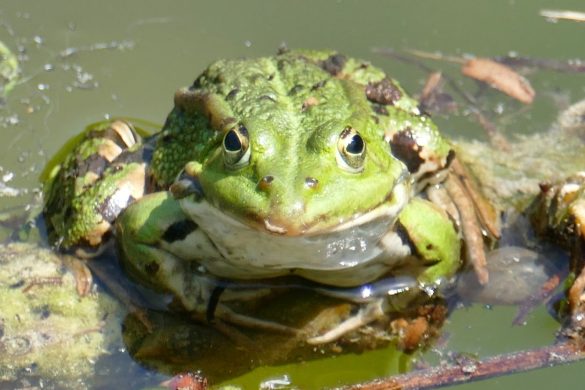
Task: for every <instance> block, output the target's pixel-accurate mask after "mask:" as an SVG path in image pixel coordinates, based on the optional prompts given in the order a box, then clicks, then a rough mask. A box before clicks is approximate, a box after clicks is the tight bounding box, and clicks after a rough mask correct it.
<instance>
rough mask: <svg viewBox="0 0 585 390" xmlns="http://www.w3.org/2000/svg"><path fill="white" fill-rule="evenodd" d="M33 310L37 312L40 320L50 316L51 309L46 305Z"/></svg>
mask: <svg viewBox="0 0 585 390" xmlns="http://www.w3.org/2000/svg"><path fill="white" fill-rule="evenodd" d="M35 311H36V312H37V313H38V315H39V318H40V319H41V320H45V319H47V318H49V317H50V316H51V310H50V309H49V306H48V305H43V306H41V307H39V308H36V309H35Z"/></svg>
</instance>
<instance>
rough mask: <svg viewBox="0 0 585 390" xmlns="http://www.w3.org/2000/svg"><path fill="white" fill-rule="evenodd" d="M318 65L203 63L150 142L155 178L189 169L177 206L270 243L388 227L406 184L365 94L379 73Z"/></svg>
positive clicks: (288, 59)
mask: <svg viewBox="0 0 585 390" xmlns="http://www.w3.org/2000/svg"><path fill="white" fill-rule="evenodd" d="M321 55H324V57H323V60H320V59H319V58H320V57H319V56H321ZM328 58H331V57H330V56H328V55H325V53H321V52H319V53H317V54H315V53H313V55H312V56H309V55H299V54H298V53H296V54H288V55H281V56H277V57H271V58H262V59H256V60H240V61H220V62H217V63H215V64H213V65H211V66H210V67H209V68H208V69H207V70H206V71H205V72H204V73H203V75H201V76H200V77H199V78H198V79H197V80H196V81H195V83H194V84H193V86H191V87H190V88H185V89H182V90H180V91H178V92H177V94H176V96H175V109H174V110H173V112H172V113H171V115H170V116H169V119H168V121H167V124H166V126H165V129H164V130H163V136H162V137H161V141H159V142H167V143H168V145H169V146H168V147H166V148H165V147H162V148H161V147H160V144H159V148H158V150H162V151H163V152H162V153H161V152H159V153H161V155H160V156H157V155H155V159H154V167H155V169H156V168H157V166H158V167H159V171H160V172H162V171H164V170H163V169H160V167H163V168H164V166H165V164H169V165H170V163H169V161H171V159H173V158H174V159H175V161H179V160H180V163H181V164H182V163H184V162H185V161H187V163H186V164H185V165H184V167H185V168H184V169H183V171H182V172H183V173H182V177H183V179H185V178H187V179H186V180H179V181H177V182H176V183H175V185H174V186H173V188H172V189H173V191H174V192H175V193H181V196H182V197H183V196H185V193H187V192H195V194H194V195H192V196H189V197H188V198H184V200H183V202H184V201H185V199H188V201H189V202H191V201H192V202H202V201H205V202H208V203H209V204H210V205H212V206H213V207H215V208H216V209H219V210H222V211H223V212H225V214H227V215H229V216H231V217H233V218H235V219H236V220H238V221H240V222H242V223H244V224H246V225H248V226H253V227H256V228H258V229H262V230H265V231H268V232H271V233H275V234H282V235H291V236H297V235H303V234H307V235H312V234H318V233H322V232H328V231H334V230H339V229H342V228H344V227H350V226H353V225H356V224H363V223H366V222H368V221H370V220H373V219H378V218H379V217H385V219H386V220H387V221H388V222H389V223H390V221H392V220H393V219H394V217H395V216H396V215H397V214H398V212H399V211H400V210H401V208H402V207H403V206H404V204H405V203H406V202H407V201H408V198H409V195H410V177H409V175H408V170H407V169H406V166H405V164H403V163H402V162H400V161H399V160H398V159H396V158H395V157H394V156H393V155H392V153H391V151H390V148H389V145H388V142H387V141H386V140H385V139H384V133H385V131H384V128H383V126H382V124H381V122H380V119H379V115H378V114H380V113H379V112H378V113H377V112H376V104H373V103H372V102H371V101H369V100H368V98H367V97H366V92H365V91H366V85H367V84H368V82H374V81H378V80H380V79H383V78H384V75H383V73H381V72H380V71H379V70H377V69H375V68H372V67H370V66H369V65H364V64H359V63H355V64H345V65H344V66H345V67H346V68H347V67H348V66H350V67H352V70H351V71H352V73H351V74H350V73H349V71H347V72H348V73H345V71H343V70H339V69H337V70H334V71H332V70H331V69H328V68H327V66H326V65H327V64H326V61H328V60H327V59H328ZM360 66H361V67H362V68H363V69H361V68H360ZM344 69H345V68H344ZM360 69H361V72H360ZM384 123H387V122H384ZM165 150H166V151H165ZM172 150H181V151H182V152H181V153H179V155H181V156H182V155H184V154H188V155H189V157H188V158H185V157H180V158H178V157H177V156H171V155H168V153H169V151H172ZM163 154H167V155H166V156H163ZM160 161H163V163H161V162H160ZM160 172H159V173H160ZM160 176H163V175H160ZM185 183H189V184H185ZM187 188H188V190H186V189H187ZM388 217H390V219H388Z"/></svg>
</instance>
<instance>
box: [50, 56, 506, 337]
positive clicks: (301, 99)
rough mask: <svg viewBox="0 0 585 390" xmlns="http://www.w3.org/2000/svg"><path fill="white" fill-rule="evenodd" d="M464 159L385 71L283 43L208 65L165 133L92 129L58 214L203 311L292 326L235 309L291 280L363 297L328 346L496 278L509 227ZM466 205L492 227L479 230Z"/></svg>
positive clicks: (92, 249) (66, 168)
mask: <svg viewBox="0 0 585 390" xmlns="http://www.w3.org/2000/svg"><path fill="white" fill-rule="evenodd" d="M462 169H463V168H462V167H461V164H459V163H458V161H457V157H456V155H455V152H454V148H453V147H452V145H451V143H450V142H449V141H448V140H447V139H446V138H444V137H443V135H442V134H441V133H440V132H439V130H438V128H437V126H436V125H435V123H434V122H433V121H432V119H431V118H430V116H429V115H428V114H427V113H426V112H424V110H422V109H421V107H420V106H419V104H418V102H417V101H416V100H415V99H413V98H412V97H410V96H409V95H408V94H407V93H406V91H405V90H404V89H403V88H402V87H401V85H400V84H399V83H398V82H397V81H396V80H394V79H392V78H391V77H389V76H387V75H386V74H385V72H384V71H382V70H381V69H380V68H377V67H375V66H373V65H372V64H370V63H369V62H366V61H362V60H359V59H355V58H351V57H347V56H345V55H342V54H340V53H338V52H336V51H328V50H323V51H317V50H292V51H288V50H284V51H281V52H279V53H278V54H277V55H274V56H269V57H261V58H255V59H233V60H219V61H217V62H215V63H213V64H211V65H210V66H209V67H208V68H207V69H205V70H204V71H203V72H202V73H201V75H200V76H198V77H197V78H196V79H195V81H194V82H193V84H192V85H191V86H189V87H186V88H182V89H179V90H178V91H177V92H176V94H175V96H174V108H173V109H172V111H171V112H170V114H169V115H168V117H167V119H166V122H165V124H164V125H163V126H162V129H161V130H160V131H159V132H157V133H155V134H152V135H147V134H145V132H143V131H141V130H140V128H139V127H138V126H135V125H133V124H132V123H131V122H129V121H126V120H113V121H109V122H105V123H103V122H102V123H98V124H95V125H93V126H89V127H88V129H87V130H86V131H85V132H84V133H82V134H80V135H79V136H78V137H76V138H74V139H73V140H72V141H70V142H69V143H68V144H67V145H66V146H64V148H63V149H62V150H61V152H59V153H58V154H57V157H55V159H54V160H53V161H51V163H50V164H48V166H47V168H46V170H45V172H44V174H43V175H44V211H43V213H44V218H45V221H46V226H47V231H48V237H49V240H50V241H51V243H52V244H53V245H54V246H55V247H56V248H58V249H59V250H61V251H65V252H67V251H70V252H74V253H76V254H78V255H79V256H82V257H93V256H96V255H97V254H99V253H100V252H101V251H102V250H103V248H106V247H108V246H111V245H114V246H115V248H116V251H117V253H118V256H119V259H120V261H121V264H122V266H123V268H124V269H125V270H126V272H127V273H128V274H129V275H130V276H131V277H132V278H133V279H135V280H137V281H138V282H139V283H141V284H143V285H145V286H147V287H148V288H151V289H153V290H156V291H160V292H163V293H167V294H170V295H171V296H172V297H173V298H174V301H175V303H177V302H178V304H179V305H180V306H181V307H182V308H183V309H184V310H186V311H188V312H190V313H192V315H193V318H196V319H198V320H201V321H207V322H211V321H212V320H213V319H216V318H218V319H221V320H224V321H227V322H232V323H235V324H238V325H240V326H249V327H260V328H266V329H272V330H278V331H295V330H294V329H290V327H288V326H285V325H282V324H278V323H274V322H271V321H267V320H263V319H259V318H254V317H251V316H247V315H245V314H241V313H237V312H235V311H233V310H232V309H230V307H229V305H228V304H226V303H225V302H227V301H229V299H235V300H238V299H254V297H255V296H256V295H262V294H263V293H264V290H265V288H264V287H266V286H269V287H270V286H271V284H270V283H271V281H276V280H280V279H282V278H289V277H292V278H298V279H301V280H303V281H307V282H308V283H309V285H310V286H312V287H314V288H315V289H316V290H317V291H320V292H323V294H331V295H334V296H339V297H346V296H351V297H350V298H348V299H350V300H353V301H354V302H355V303H356V305H357V306H358V310H356V313H355V314H354V315H353V316H351V317H350V318H348V319H347V320H345V321H343V322H342V323H341V324H338V325H336V326H334V327H333V328H332V329H329V330H327V331H326V332H324V333H322V334H317V335H311V336H308V337H307V341H308V342H309V343H313V344H323V343H328V342H331V341H333V340H336V339H337V338H339V337H341V336H342V335H344V334H346V333H348V332H350V331H352V330H355V329H358V328H360V327H362V326H364V325H366V324H368V323H370V322H372V321H374V320H375V319H376V318H380V316H384V315H387V313H388V312H390V311H391V310H393V309H395V308H396V307H400V306H401V305H407V304H408V302H410V301H411V300H412V299H413V298H412V297H413V296H417V297H419V296H424V297H428V298H429V299H430V298H432V297H434V296H436V295H437V294H441V289H442V288H443V287H444V286H446V285H448V284H449V282H450V281H451V280H452V279H453V278H454V276H455V275H456V273H457V271H458V270H459V269H461V267H462V266H463V265H464V263H466V262H469V260H470V259H469V258H470V257H471V258H475V257H478V258H480V261H479V263H480V264H479V265H477V264H478V261H477V260H475V265H474V266H475V267H476V270H477V275H478V278H479V279H480V280H481V281H482V283H485V282H487V277H488V275H487V274H486V273H485V272H484V270H483V269H482V267H481V256H482V255H483V248H484V242H488V241H489V239H492V238H494V237H496V236H497V234H498V233H497V228H491V229H484V228H483V227H484V226H486V225H488V223H487V222H486V218H484V217H482V213H481V211H480V210H478V209H479V207H477V202H475V203H474V201H470V200H469V199H466V198H467V197H468V195H469V192H470V191H473V190H472V189H470V188H471V187H469V186H468V185H467V182H466V180H462V179H461V178H460V172H461V170H462ZM457 190H459V192H463V193H465V194H464V196H463V197H461V196H451V195H453V194H454V193H456V192H458V191H457ZM441 194H443V195H441ZM445 194H446V196H445ZM475 195H477V194H475ZM475 195H474V196H473V197H471V198H473V199H478V198H479V197H478V196H475ZM445 198H448V199H447V201H443V199H445ZM470 207H471V210H470V209H469V208H470ZM453 210H455V211H453ZM469 215H471V218H472V219H473V222H474V224H475V226H476V227H477V226H480V227H482V228H475V229H467V228H466V226H468V225H469V224H466V223H465V221H463V220H462V219H463V218H466V216H469ZM494 224H495V222H494ZM470 231H472V232H471V233H470ZM486 231H491V232H492V233H485V232H486ZM490 234H491V236H490V237H487V236H488V235H490ZM478 248H479V250H478ZM466 256H467V258H466ZM466 260H467V261H466ZM471 261H474V260H473V259H471ZM355 289H358V293H356V294H353V295H352V294H349V293H348V291H354V290H355ZM376 289H377V291H378V292H377V293H373V291H376ZM380 290H381V292H380ZM230 294H231V295H230ZM390 297H391V298H392V299H390Z"/></svg>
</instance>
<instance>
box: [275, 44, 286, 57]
mask: <svg viewBox="0 0 585 390" xmlns="http://www.w3.org/2000/svg"><path fill="white" fill-rule="evenodd" d="M288 52H289V49H288V47H286V45H285V44H282V45H281V46H280V47H279V48H278V50H277V51H276V54H277V55H281V54H286V53H288Z"/></svg>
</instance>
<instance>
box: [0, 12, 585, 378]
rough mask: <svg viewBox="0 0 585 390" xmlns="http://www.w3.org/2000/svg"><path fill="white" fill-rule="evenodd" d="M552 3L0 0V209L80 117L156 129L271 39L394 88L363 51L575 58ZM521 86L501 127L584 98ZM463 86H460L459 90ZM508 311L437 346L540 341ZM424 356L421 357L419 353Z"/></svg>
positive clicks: (543, 324) (384, 368)
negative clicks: (526, 97)
mask: <svg viewBox="0 0 585 390" xmlns="http://www.w3.org/2000/svg"><path fill="white" fill-rule="evenodd" d="M553 7H554V8H561V9H574V10H581V11H583V10H584V6H583V2H582V1H581V0H571V1H570V0H566V1H561V0H558V1H555V2H550V1H548V2H547V1H544V0H540V1H537V0H523V1H521V0H516V1H514V0H482V1H473V2H471V1H466V0H444V1H419V0H409V1H406V0H404V1H342V0H338V1H295V2H292V1H283V0H279V1H241V2H236V1H225V0H224V1H213V2H212V1H208V2H204V1H179V0H177V1H173V2H161V1H154V0H153V1H140V0H129V1H124V2H120V1H100V2H97V1H96V2H89V1H83V2H82V1H65V0H55V1H52V2H47V1H43V2H40V1H27V0H5V1H3V2H2V4H0V40H1V41H3V42H5V43H6V44H7V45H8V46H9V47H10V48H11V49H12V50H15V51H20V55H21V57H23V58H24V61H23V62H22V68H23V78H24V82H23V83H21V84H20V85H18V86H17V87H16V88H15V89H14V91H12V93H11V94H10V95H9V97H8V99H7V101H6V105H5V106H4V107H3V108H0V119H1V120H0V145H1V146H0V151H1V153H0V167H1V168H2V171H1V172H0V175H1V176H4V178H3V180H4V181H6V184H7V185H9V186H10V187H13V188H16V189H22V190H25V192H27V194H23V195H22V196H19V197H16V198H7V197H3V198H1V205H2V209H3V210H4V209H7V208H10V207H17V208H18V207H24V205H25V204H26V203H27V202H28V201H29V200H30V194H31V193H32V192H33V191H34V189H36V188H38V185H39V183H38V175H39V173H40V171H41V169H42V167H43V166H44V164H45V163H46V161H47V159H48V157H50V156H51V155H52V154H53V153H54V152H55V151H57V150H58V148H59V147H60V146H61V145H62V144H63V143H64V142H65V141H66V140H67V139H68V138H69V137H71V136H72V135H74V134H76V133H78V132H79V131H80V130H81V129H83V128H84V126H85V125H87V124H88V123H91V122H94V121H97V120H101V119H103V118H106V117H108V116H116V115H124V116H130V117H137V118H143V119H146V120H150V121H153V122H156V123H162V122H163V121H164V118H165V116H166V114H167V112H168V111H169V110H170V108H171V105H172V96H173V93H174V91H175V90H176V89H177V88H178V87H180V86H183V85H187V84H189V83H191V82H192V80H193V79H194V78H195V76H196V75H197V74H198V73H199V72H200V71H201V70H202V69H204V67H205V66H206V65H207V64H208V63H210V62H212V61H213V60H215V59H217V58H222V57H240V56H249V57H253V56H259V55H267V54H271V53H274V52H275V51H276V49H277V48H278V47H279V46H280V45H282V44H286V45H287V46H288V47H291V48H296V47H306V48H335V49H338V50H339V51H341V52H343V53H347V54H349V55H352V56H355V57H361V58H365V59H367V60H370V61H372V62H374V63H376V64H378V65H380V66H381V67H383V68H384V69H386V70H387V71H388V72H389V73H390V74H392V75H393V76H394V77H395V78H397V79H399V80H401V81H402V83H403V85H404V86H405V87H406V88H407V89H408V90H411V91H417V90H419V89H420V87H421V85H422V83H423V81H424V78H425V74H424V72H422V71H421V70H420V69H418V68H416V67H413V66H411V65H407V64H404V63H400V62H397V61H394V60H390V59H388V58H387V57H383V56H381V55H378V54H375V53H373V52H372V48H375V47H392V48H395V49H398V50H400V49H407V48H416V49H420V50H425V51H430V52H434V51H441V52H444V53H447V54H452V55H461V54H463V53H473V54H475V55H478V56H494V55H505V54H508V53H510V52H516V53H519V54H520V55H523V56H530V57H542V58H556V59H570V58H576V57H581V58H583V57H585V50H584V49H583V47H584V46H583V41H584V38H585V25H584V24H580V25H579V24H576V23H570V22H562V23H550V22H547V21H545V20H544V18H542V17H541V16H539V15H538V11H539V10H540V9H542V8H553ZM428 64H429V65H431V66H437V67H440V68H441V69H443V70H444V71H445V73H447V74H452V75H457V72H458V70H457V66H455V65H449V64H444V63H441V64H438V63H437V64H434V63H432V62H429V63H428ZM530 79H531V81H532V82H533V85H534V86H535V87H536V88H537V93H538V96H537V99H536V102H535V103H534V105H533V106H531V107H530V108H527V109H525V110H524V111H521V113H520V114H517V113H516V112H517V107H518V106H517V105H515V103H510V100H508V99H505V98H501V97H495V98H494V100H493V107H494V108H497V107H503V108H504V111H506V110H510V111H511V112H514V114H513V115H511V117H510V118H509V120H507V121H502V122H501V123H500V125H502V126H503V131H505V132H508V133H511V132H522V133H527V132H532V131H541V130H544V129H546V128H547V127H548V126H549V124H550V123H551V121H552V120H553V119H554V117H555V115H556V112H557V108H556V104H557V101H558V98H559V97H561V98H566V100H568V101H576V100H579V99H582V98H583V97H584V95H585V76H584V75H583V74H581V75H575V74H558V73H553V72H539V73H537V74H535V75H533V76H531V77H530ZM464 85H465V86H466V87H468V88H471V89H473V88H474V85H473V83H472V82H465V83H464ZM500 103H501V106H499V105H498V104H500ZM438 122H439V124H440V125H441V127H442V128H444V129H448V130H449V132H451V133H452V134H461V133H466V134H467V133H469V134H474V135H475V136H479V134H481V133H480V132H479V128H478V126H477V125H476V124H474V123H472V122H471V121H469V120H468V119H465V118H451V119H449V120H446V119H442V118H439V119H438ZM577 168H581V169H582V168H583V167H576V169H577ZM12 173H13V177H12V175H10V174H12ZM6 174H8V175H6ZM1 305H2V303H0V310H1ZM513 317H514V312H513V310H512V309H508V308H498V309H495V310H487V309H485V308H483V307H480V306H475V307H472V308H471V309H463V310H460V311H457V312H455V313H454V314H453V315H452V317H451V319H450V321H449V324H448V325H447V326H446V329H445V334H446V337H447V341H448V344H447V347H441V348H443V352H444V350H445V348H446V349H447V350H452V351H458V352H468V353H475V354H477V355H478V356H489V355H491V354H494V353H499V352H505V351H513V350H516V349H519V348H529V347H536V346H540V345H545V344H548V343H550V342H551V341H552V340H553V338H554V332H555V330H556V329H557V324H556V323H555V322H554V320H553V319H551V317H550V316H549V315H548V314H547V313H546V312H545V310H544V309H541V310H539V311H537V312H536V313H534V314H533V315H531V316H529V318H528V321H527V324H526V325H525V326H522V327H512V326H511V321H512V319H513ZM437 356H438V355H437V353H435V352H432V351H431V352H429V353H428V358H429V359H436V358H437ZM122 360H124V359H122ZM121 364H128V363H127V362H126V361H124V363H121ZM402 365H403V362H400V361H395V360H394V361H393V360H392V356H391V353H389V352H387V351H374V352H370V353H366V354H363V355H362V356H359V357H356V356H343V357H339V358H336V359H330V360H326V361H317V362H314V363H308V364H301V365H293V366H286V367H279V368H277V369H261V370H256V371H254V372H252V373H250V374H248V375H246V376H245V377H243V378H240V379H237V380H236V381H235V383H240V384H242V385H243V386H244V387H245V388H256V387H257V384H258V383H259V382H260V381H263V380H265V379H266V378H268V377H279V376H282V375H284V374H288V375H290V377H291V379H292V381H293V383H294V384H295V385H297V386H299V388H319V387H321V386H334V385H337V384H340V383H341V382H346V381H347V382H355V381H360V380H366V379H371V378H375V377H378V376H382V375H387V374H390V373H392V372H394V371H396V370H397V369H399V367H401V366H402ZM584 367H585V366H584V364H575V365H572V366H567V367H559V368H553V369H546V370H541V371H538V372H532V373H528V374H522V375H516V376H514V377H510V378H504V379H496V380H491V381H488V382H484V383H478V384H473V385H468V387H469V388H474V389H479V388H492V387H493V386H495V385H498V386H501V388H513V387H516V386H518V385H520V384H521V385H522V386H523V387H530V388H532V389H548V388H550V387H552V386H559V387H563V388H565V387H567V388H568V387H569V386H574V384H575V381H576V380H577V379H575V378H579V377H581V376H582V374H581V375H580V373H581V372H582V370H583V368H584ZM121 380H122V379H121Z"/></svg>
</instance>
